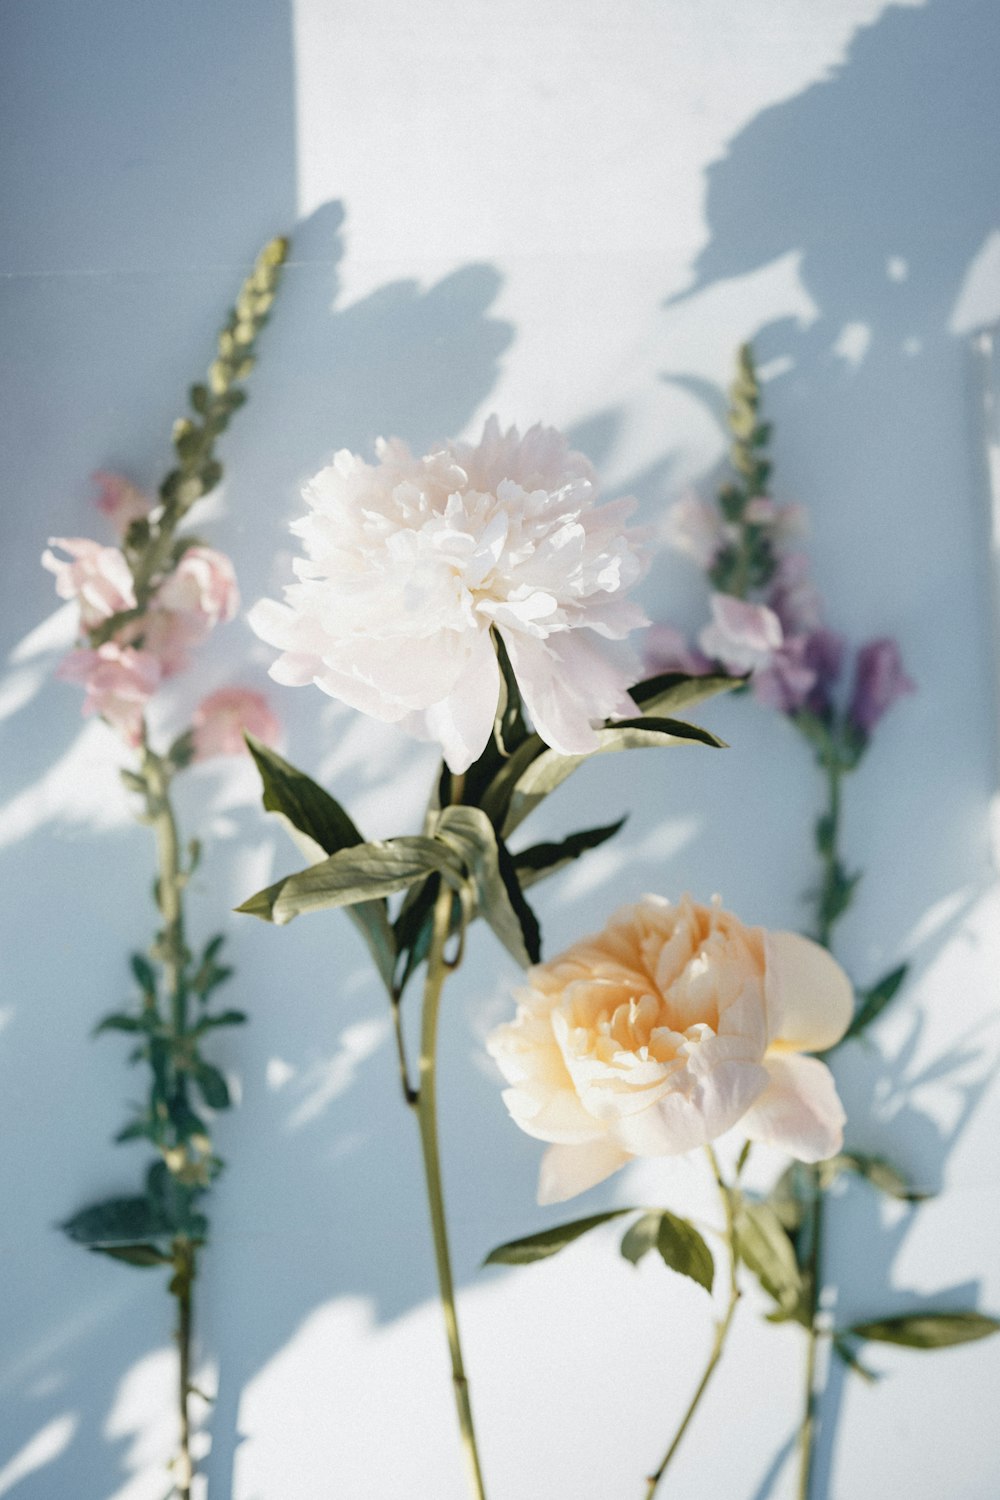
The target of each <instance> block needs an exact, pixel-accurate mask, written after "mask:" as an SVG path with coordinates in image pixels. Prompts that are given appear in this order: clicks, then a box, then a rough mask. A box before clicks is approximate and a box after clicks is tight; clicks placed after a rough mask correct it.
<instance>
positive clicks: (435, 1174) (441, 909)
mask: <svg viewBox="0 0 1000 1500" xmlns="http://www.w3.org/2000/svg"><path fill="white" fill-rule="evenodd" d="M451 905H452V893H451V888H450V886H448V885H446V884H445V883H444V881H442V882H441V889H440V891H439V893H438V897H437V901H436V902H435V905H434V928H433V933H432V936H431V946H430V952H429V953H428V955H427V979H426V982H425V985H424V1007H423V1015H422V1017H421V1029H420V1089H419V1093H418V1096H417V1101H416V1105H415V1108H416V1112H417V1122H418V1125H419V1128H420V1145H421V1148H422V1150H423V1157H424V1173H425V1176H426V1179H427V1204H428V1208H429V1209H430V1216H431V1232H432V1235H433V1238H434V1259H435V1262H436V1264H437V1276H438V1287H439V1290H440V1296H441V1306H442V1309H443V1311H444V1325H445V1331H446V1333H447V1336H448V1352H449V1355H450V1356H451V1378H452V1385H453V1387H454V1392H455V1406H456V1410H457V1412H458V1425H459V1428H460V1430H461V1433H462V1448H463V1451H464V1454H465V1460H466V1470H467V1475H468V1480H469V1487H470V1490H471V1493H472V1494H473V1495H474V1496H475V1500H485V1496H486V1490H485V1488H484V1485H483V1476H482V1471H481V1468H480V1463H479V1451H478V1449H477V1447H476V1434H475V1429H474V1427H473V1423H472V1404H471V1401H470V1398H469V1381H468V1377H467V1376H466V1373H465V1365H464V1363H463V1360H462V1345H461V1340H460V1338H459V1331H458V1314H457V1312H456V1309H455V1286H454V1282H453V1279H452V1271H451V1256H450V1253H449V1250H448V1229H447V1224H446V1221H445V1208H444V1188H443V1185H442V1181H441V1156H440V1149H439V1146H438V1135H437V1080H436V1066H435V1065H436V1054H437V1023H438V1012H439V1009H440V1004H441V991H442V989H443V987H444V981H445V978H446V976H447V973H448V969H449V964H448V962H447V960H446V958H445V951H444V950H445V944H446V943H447V941H448V931H449V927H450V925H451Z"/></svg>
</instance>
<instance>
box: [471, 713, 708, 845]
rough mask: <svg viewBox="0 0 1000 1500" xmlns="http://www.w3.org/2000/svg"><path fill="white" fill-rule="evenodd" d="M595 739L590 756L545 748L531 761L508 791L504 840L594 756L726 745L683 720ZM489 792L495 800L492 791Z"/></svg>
mask: <svg viewBox="0 0 1000 1500" xmlns="http://www.w3.org/2000/svg"><path fill="white" fill-rule="evenodd" d="M596 735H597V744H596V746H595V747H594V749H593V750H591V751H590V752H589V753H588V754H587V755H560V753H559V751H558V750H551V749H548V748H543V749H542V750H541V751H540V752H539V753H536V754H535V755H534V756H532V757H531V758H530V759H528V762H527V764H526V765H525V766H524V768H523V770H519V771H518V773H517V774H516V779H514V780H513V784H512V785H511V786H510V787H509V789H508V795H507V797H506V806H507V811H506V814H505V816H504V822H503V833H504V836H505V837H506V836H507V835H508V834H509V833H511V832H513V830H514V829H515V828H517V827H518V825H519V824H520V823H523V821H524V819H525V818H526V817H527V816H528V814H529V813H530V812H532V811H533V810H534V808H536V807H537V806H538V804H539V802H541V801H542V800H543V799H544V798H545V797H547V796H548V795H549V793H550V792H554V791H555V789H556V787H558V786H561V785H562V783H563V782H564V781H565V780H566V779H567V777H569V776H572V774H573V772H574V771H575V770H577V769H578V767H580V766H582V765H583V764H584V762H585V761H588V760H590V759H591V758H592V757H593V756H595V755H608V754H612V753H614V752H616V751H618V750H650V749H657V748H658V747H660V746H669V745H682V744H686V743H689V742H696V743H698V744H702V745H711V746H713V747H714V748H716V749H719V748H724V741H723V740H720V739H719V738H718V737H717V736H716V735H714V734H711V733H710V732H709V731H708V730H707V729H702V728H701V726H700V725H698V724H686V723H684V722H683V721H682V720H681V719H666V718H659V717H657V718H646V717H643V718H641V719H622V720H620V721H619V722H616V723H614V724H609V725H606V726H605V727H604V728H603V729H598V730H597V731H596ZM533 738H535V737H533ZM531 745H532V741H531V740H526V741H525V744H524V746H522V748H521V750H520V751H518V752H517V755H513V756H511V758H510V760H509V761H508V762H507V766H506V767H505V771H506V772H507V773H508V775H513V774H514V773H513V771H512V770H511V768H515V767H517V764H518V759H519V757H522V756H524V755H526V752H527V750H528V749H529V748H530V747H531ZM503 775H504V772H501V776H500V777H498V778H497V781H495V782H494V784H493V785H494V787H496V785H497V782H499V781H500V779H501V777H502V776H503ZM490 790H491V796H492V792H493V788H491V789H490ZM485 805H486V804H485V802H484V806H485Z"/></svg>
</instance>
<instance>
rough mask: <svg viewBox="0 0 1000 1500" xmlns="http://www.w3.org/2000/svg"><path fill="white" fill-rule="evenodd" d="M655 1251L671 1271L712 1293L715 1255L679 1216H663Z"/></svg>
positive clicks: (692, 1226) (662, 1212) (669, 1214)
mask: <svg viewBox="0 0 1000 1500" xmlns="http://www.w3.org/2000/svg"><path fill="white" fill-rule="evenodd" d="M656 1248H657V1250H658V1251H659V1252H660V1255H661V1256H662V1257H663V1263H664V1265H666V1266H669V1267H670V1269H671V1271H678V1272H680V1274H681V1275H682V1276H689V1277H690V1278H691V1280H692V1281H696V1282H697V1283H698V1285H699V1286H703V1287H704V1288H705V1290H706V1292H711V1290H712V1283H713V1281H714V1280H715V1261H714V1260H713V1259H712V1252H711V1250H710V1249H709V1248H708V1246H707V1245H706V1243H705V1241H704V1239H703V1238H702V1236H701V1235H700V1234H699V1233H698V1231H697V1229H695V1227H694V1225H693V1224H691V1223H689V1222H688V1220H687V1219H681V1218H679V1217H678V1216H677V1214H672V1213H668V1212H667V1211H666V1209H664V1210H662V1211H661V1213H660V1225H659V1229H658V1230H657V1234H656Z"/></svg>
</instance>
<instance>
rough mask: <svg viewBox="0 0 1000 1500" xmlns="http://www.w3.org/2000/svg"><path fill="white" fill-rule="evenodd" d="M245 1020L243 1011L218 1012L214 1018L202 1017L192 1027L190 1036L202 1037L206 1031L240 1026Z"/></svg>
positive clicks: (245, 1014) (245, 1015)
mask: <svg viewBox="0 0 1000 1500" xmlns="http://www.w3.org/2000/svg"><path fill="white" fill-rule="evenodd" d="M246 1020H247V1013H246V1011H245V1010H220V1011H219V1012H218V1013H217V1014H216V1015H214V1016H202V1018H201V1020H200V1021H199V1022H198V1024H197V1026H192V1028H191V1031H190V1033H189V1034H190V1035H191V1036H195V1037H197V1036H204V1034H205V1032H206V1031H214V1030H216V1029H217V1028H218V1027H219V1026H242V1025H244V1024H245V1022H246Z"/></svg>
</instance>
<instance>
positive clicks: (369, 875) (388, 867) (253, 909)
mask: <svg viewBox="0 0 1000 1500" xmlns="http://www.w3.org/2000/svg"><path fill="white" fill-rule="evenodd" d="M435 872H436V873H438V874H440V875H443V876H444V878H445V879H446V880H447V881H448V883H449V885H453V886H455V887H456V888H457V887H458V886H460V885H461V884H462V881H463V879H464V877H465V871H464V869H463V866H462V862H461V860H460V859H459V857H458V855H457V854H456V853H455V851H454V850H453V849H452V848H451V847H450V846H449V845H448V844H446V843H445V842H444V841H443V840H442V839H435V838H427V837H425V836H424V835H423V834H412V835H404V836H403V837H402V838H396V839H385V840H378V841H375V842H373V843H370V844H358V845H357V846H356V847H354V848H351V849H341V850H339V851H338V852H337V853H336V854H332V855H331V856H330V857H329V859H324V860H322V861H321V862H320V863H319V864H315V865H310V867H309V868H308V869H307V870H300V871H299V872H298V873H297V874H295V875H286V876H285V878H284V879H283V880H278V881H276V882H275V884H274V885H271V886H268V887H267V889H266V890H263V891H258V892H257V894H256V895H255V896H251V897H250V899H249V900H248V901H244V902H243V904H242V906H238V907H237V908H236V910H237V911H241V912H247V913H249V915H250V916H253V917H260V918H261V919H262V920H263V921H265V922H275V923H277V925H278V926H283V925H284V923H286V922H290V921H292V919H293V918H294V917H298V916H301V915H303V913H305V912H311V911H324V910H326V909H327V908H330V907H337V906H353V905H355V904H357V903H358V902H364V901H371V900H372V899H373V898H374V897H378V896H390V895H392V894H393V892H395V891H402V890H405V889H406V887H407V886H410V885H413V883H414V882H415V881H417V880H421V879H423V877H424V876H425V875H429V874H433V873H435ZM390 932H391V929H390Z"/></svg>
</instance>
